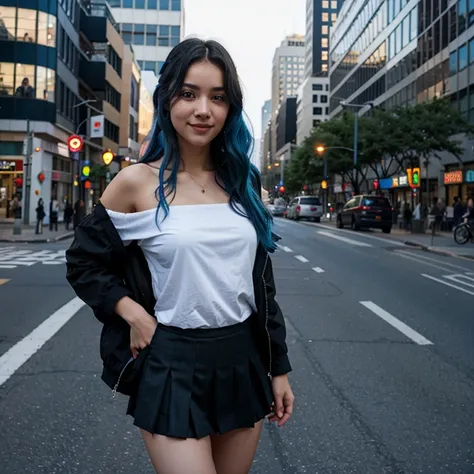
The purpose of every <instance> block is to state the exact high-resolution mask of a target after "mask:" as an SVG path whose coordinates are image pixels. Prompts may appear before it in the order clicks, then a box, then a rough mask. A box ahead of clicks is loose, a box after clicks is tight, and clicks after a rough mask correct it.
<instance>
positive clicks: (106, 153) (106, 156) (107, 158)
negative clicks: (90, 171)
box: [102, 150, 114, 166]
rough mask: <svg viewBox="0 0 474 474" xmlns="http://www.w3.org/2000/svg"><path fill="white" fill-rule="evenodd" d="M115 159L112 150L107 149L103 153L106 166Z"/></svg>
mask: <svg viewBox="0 0 474 474" xmlns="http://www.w3.org/2000/svg"><path fill="white" fill-rule="evenodd" d="M113 160H114V154H113V153H112V152H111V151H110V150H106V151H104V152H103V153H102V161H103V162H104V164H105V165H106V166H109V165H110V163H112V161H113Z"/></svg>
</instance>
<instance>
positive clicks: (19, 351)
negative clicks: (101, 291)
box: [0, 297, 85, 386]
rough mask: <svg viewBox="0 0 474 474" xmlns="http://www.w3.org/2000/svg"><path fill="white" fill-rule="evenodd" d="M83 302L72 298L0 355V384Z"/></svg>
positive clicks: (83, 304)
mask: <svg viewBox="0 0 474 474" xmlns="http://www.w3.org/2000/svg"><path fill="white" fill-rule="evenodd" d="M83 306H85V303H84V302H83V301H82V300H80V299H79V298H77V297H76V298H74V299H72V300H71V301H69V303H66V304H65V305H64V306H62V307H61V308H59V309H58V310H57V311H56V312H54V313H53V314H52V315H51V316H49V317H48V319H46V320H45V321H43V322H42V323H41V324H40V325H39V326H38V327H37V328H36V329H34V330H33V331H32V332H30V334H28V336H26V337H24V338H23V339H22V340H21V341H20V342H17V343H16V344H15V345H14V346H13V347H11V348H10V349H8V351H7V352H5V354H3V355H2V356H1V357H0V386H2V385H3V384H4V383H5V382H6V381H7V380H8V379H9V378H10V377H11V376H12V375H13V374H14V373H15V372H16V371H17V370H18V369H19V368H20V367H21V366H22V365H23V364H24V363H25V362H26V361H27V360H28V359H29V358H30V357H31V356H33V355H34V354H35V353H36V352H37V351H38V350H39V349H41V347H43V346H44V344H46V342H48V341H49V340H50V339H51V338H52V337H53V336H54V335H55V334H56V333H57V332H58V331H59V330H60V329H61V328H62V327H63V326H64V325H65V324H66V323H67V322H68V321H69V320H70V319H71V318H72V317H73V316H74V315H75V314H76V313H77V312H78V311H79V310H80V309H81V308H82V307H83Z"/></svg>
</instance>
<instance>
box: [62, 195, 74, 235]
mask: <svg viewBox="0 0 474 474" xmlns="http://www.w3.org/2000/svg"><path fill="white" fill-rule="evenodd" d="M73 215H74V209H73V208H72V206H71V203H70V202H69V199H67V200H66V205H65V207H64V223H65V224H66V230H69V226H70V225H71V221H72V216H73Z"/></svg>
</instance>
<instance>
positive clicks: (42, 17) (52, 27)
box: [38, 12, 56, 47]
mask: <svg viewBox="0 0 474 474" xmlns="http://www.w3.org/2000/svg"><path fill="white" fill-rule="evenodd" d="M38 44H43V45H45V46H51V47H55V46H56V18H55V17H54V16H53V15H48V14H47V13H43V12H38Z"/></svg>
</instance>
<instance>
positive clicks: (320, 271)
mask: <svg viewBox="0 0 474 474" xmlns="http://www.w3.org/2000/svg"><path fill="white" fill-rule="evenodd" d="M313 271H315V272H316V273H324V270H323V269H322V268H321V267H314V268H313Z"/></svg>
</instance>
